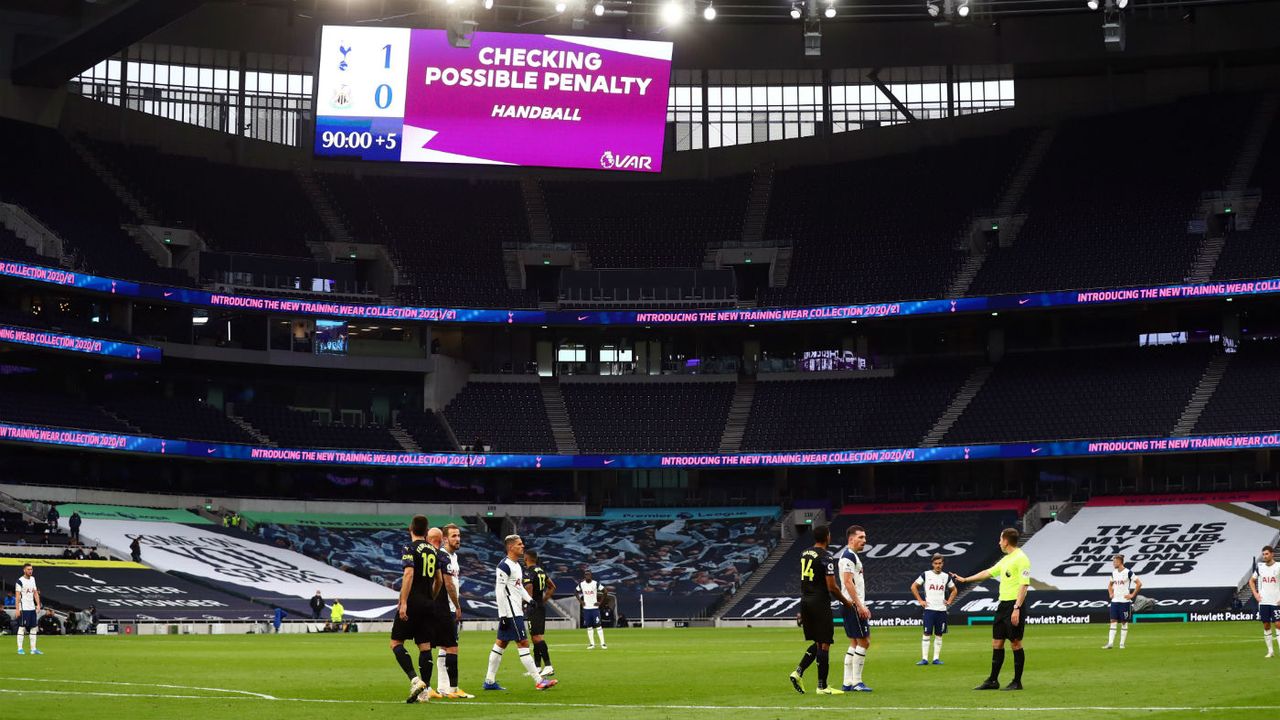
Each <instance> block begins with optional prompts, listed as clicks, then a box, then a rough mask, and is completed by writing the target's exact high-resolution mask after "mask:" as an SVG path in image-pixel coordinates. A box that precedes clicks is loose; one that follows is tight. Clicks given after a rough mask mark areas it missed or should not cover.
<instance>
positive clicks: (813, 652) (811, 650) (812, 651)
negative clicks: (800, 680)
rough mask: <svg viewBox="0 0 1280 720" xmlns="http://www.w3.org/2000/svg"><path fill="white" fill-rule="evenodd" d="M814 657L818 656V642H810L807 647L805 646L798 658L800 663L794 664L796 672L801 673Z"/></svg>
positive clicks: (806, 668)
mask: <svg viewBox="0 0 1280 720" xmlns="http://www.w3.org/2000/svg"><path fill="white" fill-rule="evenodd" d="M816 657H818V644H817V643H811V644H810V645H809V647H807V648H805V651H804V657H802V658H800V664H799V665H797V666H796V672H798V673H800V674H801V675H803V674H804V671H805V670H808V669H809V666H810V665H812V664H813V660H814V658H816Z"/></svg>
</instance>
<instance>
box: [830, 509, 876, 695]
mask: <svg viewBox="0 0 1280 720" xmlns="http://www.w3.org/2000/svg"><path fill="white" fill-rule="evenodd" d="M845 539H846V541H847V544H846V545H845V548H844V550H843V551H841V553H840V559H839V560H838V561H837V562H836V570H837V572H839V573H840V592H841V594H842V595H844V597H845V599H846V600H848V602H847V603H845V606H844V607H843V608H842V609H841V613H842V614H843V618H842V619H843V623H844V634H845V637H847V638H849V649H848V650H846V651H845V654H844V684H843V685H842V686H841V687H840V690H841V691H843V692H871V688H869V687H867V685H866V683H864V682H862V669H863V668H864V667H865V666H866V664H867V650H868V648H870V647H871V625H870V623H869V621H870V620H871V610H870V609H868V608H867V580H866V575H865V574H864V572H863V567H862V558H860V557H858V553H860V552H862V548H864V547H866V546H867V531H866V529H864V528H863V527H862V526H860V525H850V526H849V529H848V530H847V531H845Z"/></svg>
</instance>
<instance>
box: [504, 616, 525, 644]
mask: <svg viewBox="0 0 1280 720" xmlns="http://www.w3.org/2000/svg"><path fill="white" fill-rule="evenodd" d="M528 637H529V634H528V633H527V632H526V631H525V627H524V618H522V617H515V618H498V639H499V640H505V641H506V642H514V643H520V642H524V641H525V640H526V639H527V638H528Z"/></svg>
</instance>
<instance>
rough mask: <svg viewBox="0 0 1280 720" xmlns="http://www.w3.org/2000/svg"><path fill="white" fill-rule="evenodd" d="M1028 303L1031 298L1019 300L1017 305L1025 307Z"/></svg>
mask: <svg viewBox="0 0 1280 720" xmlns="http://www.w3.org/2000/svg"><path fill="white" fill-rule="evenodd" d="M1029 302H1031V298H1026V299H1025V300H1019V301H1018V304H1019V305H1026V304H1027V303H1029Z"/></svg>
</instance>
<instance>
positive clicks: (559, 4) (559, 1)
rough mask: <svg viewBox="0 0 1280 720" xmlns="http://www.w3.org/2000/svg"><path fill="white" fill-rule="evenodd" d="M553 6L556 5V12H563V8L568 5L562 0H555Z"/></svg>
mask: <svg viewBox="0 0 1280 720" xmlns="http://www.w3.org/2000/svg"><path fill="white" fill-rule="evenodd" d="M555 7H556V12H558V13H562V12H564V11H565V9H566V8H568V7H569V6H568V5H567V4H565V2H564V0H556V5H555Z"/></svg>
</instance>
